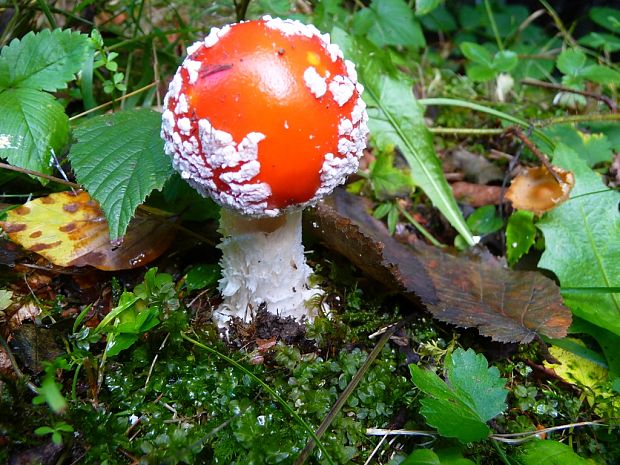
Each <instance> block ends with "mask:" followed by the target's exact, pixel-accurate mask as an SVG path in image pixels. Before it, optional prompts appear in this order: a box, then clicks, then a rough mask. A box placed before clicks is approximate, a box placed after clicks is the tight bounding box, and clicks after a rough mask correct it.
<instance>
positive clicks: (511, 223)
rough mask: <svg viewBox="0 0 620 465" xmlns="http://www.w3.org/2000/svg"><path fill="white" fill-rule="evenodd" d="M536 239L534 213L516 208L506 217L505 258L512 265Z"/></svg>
mask: <svg viewBox="0 0 620 465" xmlns="http://www.w3.org/2000/svg"><path fill="white" fill-rule="evenodd" d="M535 240H536V226H534V213H532V212H528V211H525V210H517V211H514V212H513V213H512V215H510V218H508V226H506V258H507V259H508V264H509V265H510V266H513V265H514V264H515V263H517V262H518V261H519V259H520V258H521V257H522V256H523V255H524V254H526V253H527V252H528V251H529V250H530V248H531V247H532V246H533V245H534V241H535Z"/></svg>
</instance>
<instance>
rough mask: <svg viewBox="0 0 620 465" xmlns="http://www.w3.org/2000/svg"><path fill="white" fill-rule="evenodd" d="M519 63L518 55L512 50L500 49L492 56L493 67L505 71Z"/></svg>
mask: <svg viewBox="0 0 620 465" xmlns="http://www.w3.org/2000/svg"><path fill="white" fill-rule="evenodd" d="M518 63H519V57H518V56H517V54H516V53H515V52H513V51H512V50H501V51H499V52H497V53H496V54H495V56H494V57H493V69H495V70H496V71H502V72H505V73H507V72H508V71H510V70H512V69H513V68H514V67H515V66H517V64H518Z"/></svg>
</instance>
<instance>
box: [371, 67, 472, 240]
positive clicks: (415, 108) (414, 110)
mask: <svg viewBox="0 0 620 465" xmlns="http://www.w3.org/2000/svg"><path fill="white" fill-rule="evenodd" d="M360 71H361V75H362V80H363V83H364V86H365V88H366V93H367V94H368V95H369V96H370V98H371V99H372V104H371V105H372V106H370V107H369V109H368V115H369V118H370V120H369V122H368V125H369V127H370V131H371V135H372V138H373V139H374V140H375V142H376V143H377V145H378V146H379V147H386V146H388V145H394V144H395V145H397V146H398V147H399V149H400V150H401V152H402V154H403V156H404V157H405V160H407V163H408V164H409V167H410V169H411V177H412V179H413V182H414V183H415V185H416V186H419V187H420V188H421V189H422V190H423V191H424V193H425V194H426V195H427V196H428V197H429V198H430V199H431V202H432V203H433V205H434V206H435V208H437V209H438V210H439V211H441V212H442V213H443V214H444V216H445V217H446V218H447V219H448V221H449V222H450V223H451V224H452V226H453V227H454V228H455V229H456V230H457V231H458V232H459V233H460V234H461V235H462V236H463V237H464V238H465V239H466V241H467V242H468V243H469V244H470V245H472V244H473V243H474V241H473V238H472V235H471V233H470V231H469V228H468V227H467V225H466V224H465V220H464V219H463V216H462V215H461V212H460V211H459V209H458V206H457V205H456V201H455V200H454V195H453V194H452V190H451V189H450V186H449V185H448V183H447V181H446V178H445V176H444V174H443V169H442V166H441V162H440V160H439V158H438V157H437V155H436V153H435V148H434V146H433V141H432V136H431V134H430V132H429V131H428V129H427V128H426V126H425V125H424V117H423V111H422V107H421V106H420V104H419V103H418V102H417V101H416V99H415V98H414V96H413V93H412V91H411V86H410V83H409V82H408V81H407V80H405V79H396V78H393V77H390V76H386V75H381V74H375V73H368V72H364V67H361V68H360Z"/></svg>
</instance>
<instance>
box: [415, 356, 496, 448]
mask: <svg viewBox="0 0 620 465" xmlns="http://www.w3.org/2000/svg"><path fill="white" fill-rule="evenodd" d="M409 369H410V371H411V378H412V380H413V382H414V383H415V385H416V386H417V387H418V389H420V390H421V391H422V392H423V393H424V394H426V397H424V398H423V399H422V400H421V401H420V403H421V404H422V409H421V410H420V413H422V415H424V417H425V418H426V421H427V423H428V424H429V425H431V426H433V427H435V428H437V430H438V431H439V434H441V435H442V436H446V437H454V438H457V439H458V440H459V441H461V442H463V443H465V442H472V441H479V440H481V439H484V438H486V437H488V436H489V434H490V432H491V430H490V429H489V427H488V426H487V425H486V422H487V421H489V420H490V419H492V418H493V417H495V416H497V415H499V414H500V413H502V412H503V411H504V410H505V408H506V404H505V399H506V395H507V393H508V391H507V390H506V389H504V385H505V383H506V381H505V380H504V379H502V378H501V377H500V374H499V371H498V370H497V368H495V367H491V368H489V366H488V363H487V360H486V359H485V357H484V355H482V354H476V353H475V352H474V351H473V350H471V349H469V350H467V351H464V350H462V349H457V350H455V351H454V352H453V353H452V354H451V355H450V356H449V357H448V358H447V360H446V378H447V380H446V382H444V381H442V380H441V378H440V377H439V376H437V374H435V373H433V372H432V371H429V370H423V369H421V368H419V367H418V366H416V365H409Z"/></svg>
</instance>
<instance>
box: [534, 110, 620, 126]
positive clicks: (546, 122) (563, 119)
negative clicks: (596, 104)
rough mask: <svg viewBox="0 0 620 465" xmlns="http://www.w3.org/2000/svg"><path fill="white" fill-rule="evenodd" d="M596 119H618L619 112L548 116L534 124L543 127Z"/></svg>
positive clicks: (619, 119) (587, 121)
mask: <svg viewBox="0 0 620 465" xmlns="http://www.w3.org/2000/svg"><path fill="white" fill-rule="evenodd" d="M596 121H620V113H603V114H600V113H595V114H591V115H570V116H558V117H555V118H548V119H543V120H540V121H537V122H535V123H534V126H536V127H537V128H544V127H547V126H553V125H554V124H565V123H569V124H570V123H589V122H596Z"/></svg>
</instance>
